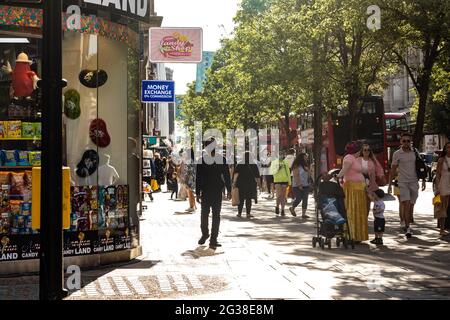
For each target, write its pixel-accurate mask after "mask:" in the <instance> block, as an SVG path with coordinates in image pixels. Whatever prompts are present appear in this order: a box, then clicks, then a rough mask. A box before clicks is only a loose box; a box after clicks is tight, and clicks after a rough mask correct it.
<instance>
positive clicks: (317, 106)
mask: <svg viewBox="0 0 450 320" xmlns="http://www.w3.org/2000/svg"><path fill="white" fill-rule="evenodd" d="M318 58H319V52H318V43H317V41H314V42H313V45H312V74H313V79H312V80H313V82H312V99H313V105H314V118H313V122H314V145H313V156H314V181H317V179H318V177H319V176H320V173H321V156H322V144H323V142H322V121H323V105H322V99H321V92H320V85H321V81H320V77H319V74H320V70H319V62H318ZM315 185H317V183H316V184H315ZM317 191H318V190H316V188H314V193H315V194H317Z"/></svg>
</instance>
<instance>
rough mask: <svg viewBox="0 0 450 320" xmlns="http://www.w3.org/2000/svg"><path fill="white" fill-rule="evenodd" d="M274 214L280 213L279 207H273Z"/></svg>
mask: <svg viewBox="0 0 450 320" xmlns="http://www.w3.org/2000/svg"><path fill="white" fill-rule="evenodd" d="M275 214H277V215H278V214H280V208H278V207H276V208H275Z"/></svg>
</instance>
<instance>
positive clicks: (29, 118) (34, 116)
mask: <svg viewBox="0 0 450 320" xmlns="http://www.w3.org/2000/svg"><path fill="white" fill-rule="evenodd" d="M8 85H9V83H8V82H3V83H2V86H3V89H5V88H6V87H7V86H8ZM2 93H5V90H2ZM1 102H2V103H1V105H0V123H1V124H2V126H3V127H2V128H3V132H2V137H0V150H2V151H3V150H4V151H5V153H3V152H2V155H3V157H2V158H3V159H2V160H1V161H0V175H1V176H2V182H1V184H2V185H1V186H0V187H1V189H2V207H1V209H0V211H1V213H0V235H2V236H7V237H18V236H20V235H31V234H35V233H36V231H34V230H32V229H31V170H32V168H33V166H32V165H31V164H30V165H20V164H19V163H18V162H16V164H15V165H9V164H8V163H6V162H7V159H6V158H5V155H6V150H9V153H10V154H12V151H15V150H20V151H27V152H31V151H40V149H41V138H40V136H36V135H35V134H33V137H31V136H26V137H22V134H23V132H22V123H23V122H26V123H30V124H32V125H31V127H32V128H34V126H35V124H37V123H39V125H40V126H41V117H40V115H41V112H40V107H39V105H40V99H39V96H38V95H37V94H34V95H33V97H31V98H28V99H25V98H18V99H11V100H10V103H8V99H7V98H5V97H4V96H3V97H2V101H1ZM9 121H20V123H21V125H20V126H18V127H19V128H20V131H21V132H20V133H17V134H16V136H9V134H8V123H9ZM33 132H34V133H35V132H36V131H34V130H33ZM19 134H20V136H19ZM16 160H17V159H16ZM27 160H28V161H29V159H27ZM8 161H9V162H11V159H8Z"/></svg>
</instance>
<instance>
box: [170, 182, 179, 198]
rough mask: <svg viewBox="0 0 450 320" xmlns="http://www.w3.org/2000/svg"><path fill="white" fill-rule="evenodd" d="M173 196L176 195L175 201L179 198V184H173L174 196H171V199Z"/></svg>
mask: <svg viewBox="0 0 450 320" xmlns="http://www.w3.org/2000/svg"><path fill="white" fill-rule="evenodd" d="M173 195H175V199H176V198H178V182H174V183H173V184H172V194H171V195H170V199H172V197H173Z"/></svg>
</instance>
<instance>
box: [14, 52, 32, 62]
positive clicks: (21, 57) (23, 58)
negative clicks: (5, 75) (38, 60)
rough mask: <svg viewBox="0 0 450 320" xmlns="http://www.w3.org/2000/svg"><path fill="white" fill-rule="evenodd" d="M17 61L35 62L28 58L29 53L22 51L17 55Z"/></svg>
mask: <svg viewBox="0 0 450 320" xmlns="http://www.w3.org/2000/svg"><path fill="white" fill-rule="evenodd" d="M16 62H27V63H29V64H32V63H33V61H31V60H30V59H29V58H28V55H27V54H26V53H24V52H22V53H20V54H19V55H18V56H17V60H16Z"/></svg>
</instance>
